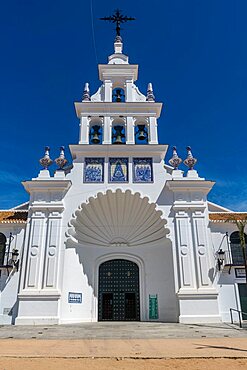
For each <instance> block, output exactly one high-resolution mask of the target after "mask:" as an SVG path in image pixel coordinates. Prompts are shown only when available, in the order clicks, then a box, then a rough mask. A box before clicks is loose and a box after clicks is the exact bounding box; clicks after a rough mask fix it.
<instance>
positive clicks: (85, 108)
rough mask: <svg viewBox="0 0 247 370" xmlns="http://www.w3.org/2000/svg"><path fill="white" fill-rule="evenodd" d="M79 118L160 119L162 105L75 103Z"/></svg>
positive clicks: (146, 103) (148, 103)
mask: <svg viewBox="0 0 247 370" xmlns="http://www.w3.org/2000/svg"><path fill="white" fill-rule="evenodd" d="M75 109H76V114H77V117H78V118H81V117H82V116H96V117H98V116H104V117H107V116H110V117H113V116H117V117H119V116H124V117H128V116H132V117H133V116H146V117H156V118H159V117H160V114H161V109H162V103H155V102H125V103H115V102H114V103H113V102H80V103H77V102H76V103H75Z"/></svg>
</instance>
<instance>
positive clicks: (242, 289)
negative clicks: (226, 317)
mask: <svg viewBox="0 0 247 370" xmlns="http://www.w3.org/2000/svg"><path fill="white" fill-rule="evenodd" d="M238 291H239V298H240V304H241V311H243V312H246V315H245V314H242V318H243V320H247V284H246V283H243V284H238Z"/></svg>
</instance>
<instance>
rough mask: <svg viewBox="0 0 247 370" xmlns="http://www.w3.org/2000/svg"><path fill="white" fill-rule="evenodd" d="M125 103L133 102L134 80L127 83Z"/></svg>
mask: <svg viewBox="0 0 247 370" xmlns="http://www.w3.org/2000/svg"><path fill="white" fill-rule="evenodd" d="M125 101H126V102H132V101H133V80H126V81H125Z"/></svg>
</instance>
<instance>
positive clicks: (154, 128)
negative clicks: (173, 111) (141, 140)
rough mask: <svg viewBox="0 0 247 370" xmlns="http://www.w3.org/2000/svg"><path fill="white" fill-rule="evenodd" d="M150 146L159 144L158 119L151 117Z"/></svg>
mask: <svg viewBox="0 0 247 370" xmlns="http://www.w3.org/2000/svg"><path fill="white" fill-rule="evenodd" d="M148 137H149V140H148V142H149V144H158V131H157V119H156V117H149V135H148Z"/></svg>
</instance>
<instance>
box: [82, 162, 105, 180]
mask: <svg viewBox="0 0 247 370" xmlns="http://www.w3.org/2000/svg"><path fill="white" fill-rule="evenodd" d="M84 182H93V183H95V182H104V158H85V167H84Z"/></svg>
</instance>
